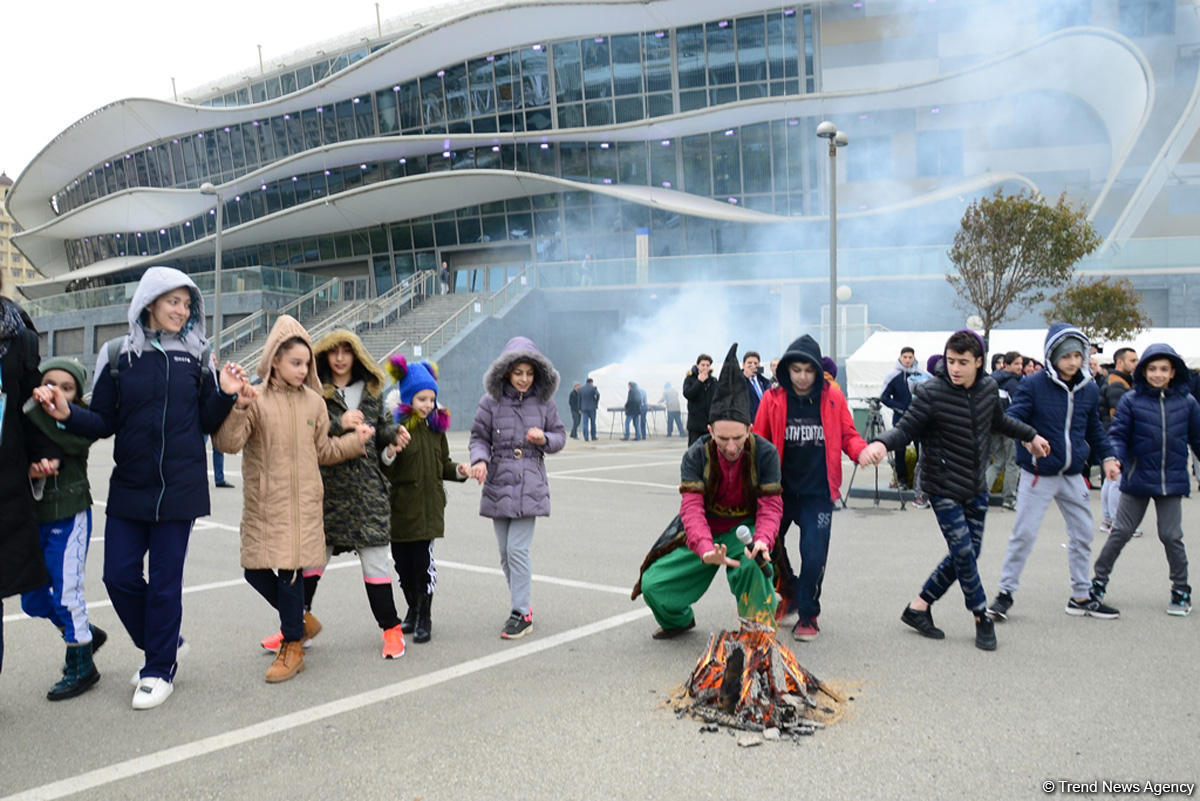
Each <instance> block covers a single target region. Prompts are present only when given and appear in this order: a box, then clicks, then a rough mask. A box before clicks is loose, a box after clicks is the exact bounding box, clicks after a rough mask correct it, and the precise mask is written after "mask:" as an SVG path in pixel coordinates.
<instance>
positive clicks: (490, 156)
mask: <svg viewBox="0 0 1200 801" xmlns="http://www.w3.org/2000/svg"><path fill="white" fill-rule="evenodd" d="M475 167H476V168H477V169H480V170H498V169H500V151H499V150H495V151H493V150H492V148H491V146H484V147H477V148H475Z"/></svg>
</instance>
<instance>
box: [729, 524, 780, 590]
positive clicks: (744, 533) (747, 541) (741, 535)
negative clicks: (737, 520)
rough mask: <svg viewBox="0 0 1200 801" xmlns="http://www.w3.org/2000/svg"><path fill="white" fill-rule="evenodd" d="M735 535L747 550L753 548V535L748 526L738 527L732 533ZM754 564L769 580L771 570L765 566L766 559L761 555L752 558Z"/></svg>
mask: <svg viewBox="0 0 1200 801" xmlns="http://www.w3.org/2000/svg"><path fill="white" fill-rule="evenodd" d="M734 533H735V534H736V535H737V538H738V541H739V542H741V543H742V545H745V546H746V548H747V550H749V549H750V548H752V547H753V546H754V535H752V534H751V533H750V528H749V526H745V525H742V526H738V527H737V529H736V531H735V532H734ZM754 564H756V565H758V566H759V567H760V568H762V572H763V575H765V576H766V577H767V578H768V579H769V578H771V572H770V571H771V568H770V567H768V566H767V559H766V557H765V556H763V555H762V554H761V553H760V554H758V555H756V556H755V557H754Z"/></svg>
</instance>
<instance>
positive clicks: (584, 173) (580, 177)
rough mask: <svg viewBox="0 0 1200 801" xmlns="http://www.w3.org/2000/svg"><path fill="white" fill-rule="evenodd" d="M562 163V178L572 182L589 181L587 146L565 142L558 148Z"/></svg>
mask: <svg viewBox="0 0 1200 801" xmlns="http://www.w3.org/2000/svg"><path fill="white" fill-rule="evenodd" d="M558 153H559V159H560V160H561V162H562V177H563V178H566V179H568V180H571V181H586V180H587V179H588V165H587V146H586V145H584V144H582V143H579V142H563V143H561V144H560V145H559V146H558Z"/></svg>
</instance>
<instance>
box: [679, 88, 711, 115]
mask: <svg viewBox="0 0 1200 801" xmlns="http://www.w3.org/2000/svg"><path fill="white" fill-rule="evenodd" d="M707 105H708V90H707V89H693V90H692V91H690V92H680V93H679V110H680V111H691V110H693V109H697V108H704V107H705V106H707Z"/></svg>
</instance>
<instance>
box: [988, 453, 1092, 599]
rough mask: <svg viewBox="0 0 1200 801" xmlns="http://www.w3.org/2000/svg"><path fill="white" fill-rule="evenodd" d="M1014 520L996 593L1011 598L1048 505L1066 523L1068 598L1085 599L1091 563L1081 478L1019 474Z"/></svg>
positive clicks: (1088, 517) (1089, 514)
mask: <svg viewBox="0 0 1200 801" xmlns="http://www.w3.org/2000/svg"><path fill="white" fill-rule="evenodd" d="M1017 495H1018V497H1019V498H1020V501H1019V502H1018V503H1017V520H1016V522H1015V523H1013V531H1012V536H1011V537H1009V540H1008V553H1007V554H1005V556H1004V566H1003V567H1002V568H1000V589H1001V590H1002V591H1004V592H1007V593H1009V594H1012V593H1014V592H1016V591H1017V587H1018V586H1019V585H1020V583H1021V571H1022V570H1023V569H1024V568H1025V560H1026V559H1028V558H1029V552H1030V551H1032V550H1033V543H1034V542H1036V541H1037V535H1038V530H1039V529H1040V528H1041V526H1042V518H1043V517H1045V516H1046V510H1047V509H1049V508H1050V502H1051V501H1054V502H1055V503H1057V504H1058V508H1059V510H1060V511H1061V512H1062V515H1063V519H1064V520H1065V521H1066V523H1067V569H1068V570H1069V571H1070V573H1071V597H1073V598H1087V597H1088V594H1089V593H1090V591H1091V587H1092V582H1091V579H1090V578H1089V577H1088V571H1089V569H1090V567H1091V562H1092V508H1091V506H1089V505H1088V500H1089V498H1088V488H1087V484H1085V483H1084V481H1083V476H1082V475H1074V476H1038V475H1034V474H1033V473H1030V472H1029V471H1028V470H1022V471H1021V481H1020V484H1019V485H1018V488H1017Z"/></svg>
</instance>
